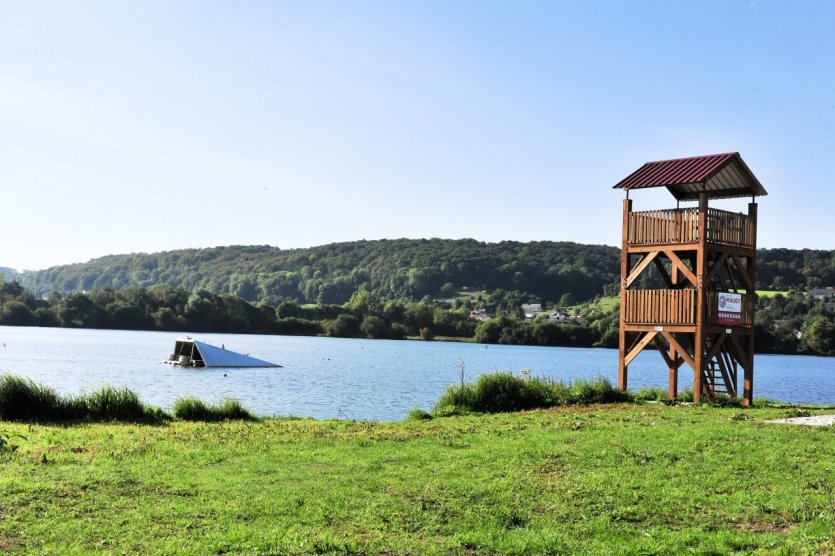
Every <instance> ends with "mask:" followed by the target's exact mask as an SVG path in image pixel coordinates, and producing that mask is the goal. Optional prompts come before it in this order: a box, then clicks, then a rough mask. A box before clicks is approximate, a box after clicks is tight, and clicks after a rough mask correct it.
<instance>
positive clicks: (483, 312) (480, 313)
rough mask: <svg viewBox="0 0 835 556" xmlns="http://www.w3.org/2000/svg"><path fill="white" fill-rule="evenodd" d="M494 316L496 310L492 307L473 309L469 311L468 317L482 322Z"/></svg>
mask: <svg viewBox="0 0 835 556" xmlns="http://www.w3.org/2000/svg"><path fill="white" fill-rule="evenodd" d="M495 316H496V312H495V311H493V310H492V309H474V310H472V311H470V318H471V319H473V320H477V321H481V322H484V321H486V320H490V319H492V318H493V317H495Z"/></svg>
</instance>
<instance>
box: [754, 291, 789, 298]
mask: <svg viewBox="0 0 835 556" xmlns="http://www.w3.org/2000/svg"><path fill="white" fill-rule="evenodd" d="M788 294H789V292H788V291H777V290H757V295H758V296H760V297H774V296H776V295H782V296H783V297H786V296H787V295H788Z"/></svg>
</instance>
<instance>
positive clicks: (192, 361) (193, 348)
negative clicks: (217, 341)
mask: <svg viewBox="0 0 835 556" xmlns="http://www.w3.org/2000/svg"><path fill="white" fill-rule="evenodd" d="M163 363H165V364H166V365H173V366H176V367H281V365H276V364H275V363H270V362H269V361H262V360H261V359H256V358H254V357H250V356H249V355H244V354H242V353H236V352H234V351H230V350H228V349H226V347H225V346H221V347H217V346H213V345H211V344H207V343H205V342H198V341H197V340H177V341H176V342H175V344H174V353H172V354H171V356H170V357H169V358H168V359H166V360H165V361H163Z"/></svg>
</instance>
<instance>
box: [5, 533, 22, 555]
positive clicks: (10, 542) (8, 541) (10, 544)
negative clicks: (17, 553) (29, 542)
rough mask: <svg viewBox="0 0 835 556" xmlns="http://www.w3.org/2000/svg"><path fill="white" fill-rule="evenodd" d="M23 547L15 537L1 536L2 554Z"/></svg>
mask: <svg viewBox="0 0 835 556" xmlns="http://www.w3.org/2000/svg"><path fill="white" fill-rule="evenodd" d="M19 546H22V543H21V542H20V541H19V540H17V539H15V538H14V537H7V536H5V535H0V552H11V550H12V549H14V548H18V547H19Z"/></svg>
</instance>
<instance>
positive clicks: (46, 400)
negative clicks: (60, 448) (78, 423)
mask: <svg viewBox="0 0 835 556" xmlns="http://www.w3.org/2000/svg"><path fill="white" fill-rule="evenodd" d="M67 409H69V408H68V407H67V404H65V403H64V400H62V399H61V397H60V396H59V395H58V394H57V393H56V392H55V390H53V389H52V388H49V387H47V386H44V385H42V384H38V383H37V382H35V381H33V380H32V379H28V378H22V377H19V376H15V375H2V376H0V420H3V421H24V422H44V421H58V420H61V419H64V418H66V417H67V415H66V413H67Z"/></svg>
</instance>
